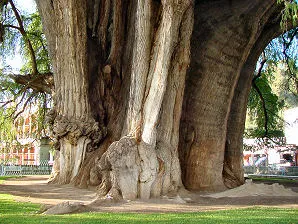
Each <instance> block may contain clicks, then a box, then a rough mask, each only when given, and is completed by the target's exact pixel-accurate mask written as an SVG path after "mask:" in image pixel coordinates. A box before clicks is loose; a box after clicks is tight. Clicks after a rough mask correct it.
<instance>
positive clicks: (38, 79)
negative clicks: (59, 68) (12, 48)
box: [10, 73, 54, 94]
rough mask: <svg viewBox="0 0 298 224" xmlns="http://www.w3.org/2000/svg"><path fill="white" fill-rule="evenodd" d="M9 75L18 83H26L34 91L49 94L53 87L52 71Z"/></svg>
mask: <svg viewBox="0 0 298 224" xmlns="http://www.w3.org/2000/svg"><path fill="white" fill-rule="evenodd" d="M10 77H11V78H12V79H13V80H14V81H15V82H16V83H18V84H21V85H26V87H27V88H31V89H33V90H35V91H36V92H44V93H48V94H51V93H52V90H53V89H54V79H53V74H52V73H45V74H39V75H35V76H33V77H32V75H30V74H28V75H10Z"/></svg>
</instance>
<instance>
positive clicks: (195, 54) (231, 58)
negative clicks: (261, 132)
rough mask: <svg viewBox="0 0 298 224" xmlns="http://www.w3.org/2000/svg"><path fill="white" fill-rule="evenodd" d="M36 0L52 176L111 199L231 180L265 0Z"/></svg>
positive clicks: (267, 9)
mask: <svg viewBox="0 0 298 224" xmlns="http://www.w3.org/2000/svg"><path fill="white" fill-rule="evenodd" d="M37 4H38V9H39V12H40V14H41V16H42V19H43V24H44V30H45V34H46V37H47V39H48V42H49V50H50V55H51V57H52V61H53V67H54V81H55V108H54V110H53V111H52V112H51V113H50V116H49V122H50V124H51V125H52V131H53V133H52V134H53V138H54V139H55V140H56V146H57V150H59V156H57V159H56V161H55V162H56V165H57V169H55V175H54V177H53V180H52V181H53V182H58V183H69V182H73V183H75V184H76V185H79V186H81V187H87V186H89V185H92V186H97V187H98V194H99V195H100V196H104V195H108V196H109V197H113V198H117V199H118V198H124V199H135V198H143V199H147V198H150V197H159V196H160V195H165V194H168V193H170V192H174V193H177V192H178V191H179V189H181V188H183V187H184V185H185V186H186V188H187V189H190V190H201V189H205V190H217V189H222V188H224V186H225V185H227V186H231V187H234V186H236V185H239V184H241V183H243V176H242V172H241V165H242V164H241V156H242V155H241V138H242V137H241V136H242V133H241V132H242V131H243V130H242V129H243V124H244V123H243V122H244V120H245V113H244V112H245V102H246V99H247V95H248V90H249V88H250V86H249V84H247V83H249V79H250V78H249V77H250V75H247V73H248V72H252V71H253V67H254V64H255V63H256V56H255V55H257V53H258V52H259V51H258V50H254V48H255V47H256V42H257V41H258V40H259V39H260V37H261V36H262V35H263V33H264V32H265V27H267V28H269V27H270V26H267V25H268V23H271V21H272V20H273V19H275V17H276V14H275V13H276V12H277V13H279V12H280V9H279V8H278V7H277V5H276V3H275V1H269V0H266V1H261V0H254V1H225V0H221V1H216V2H214V1H192V0H187V1H185V0H183V1H182V0H161V1H155V0H152V1H151V0H150V1H147V0H135V1H128V0H119V1H118V0H117V1H116V0H113V1H112V0H102V1H99V0H91V1H88V2H86V1H83V0H79V1H73V0H65V1H60V0H38V1H37ZM273 17H274V18H273ZM278 21H279V19H278V17H277V20H276V22H278ZM274 24H275V22H274ZM193 30H194V32H192V31H193ZM191 38H192V39H191ZM269 39H270V38H269ZM263 41H267V39H266V40H263ZM262 47H263V48H264V46H261V47H260V48H262ZM253 52H254V53H253ZM251 55H254V56H251ZM189 66H190V68H189V69H188V67H189ZM247 67H248V68H249V69H247ZM186 74H187V78H186ZM242 88H244V89H243V91H242ZM182 104H183V105H182ZM181 116H182V117H181ZM235 127H237V128H235ZM179 135H180V137H179ZM178 149H179V155H178ZM57 162H58V163H57ZM180 164H181V167H182V172H181V168H180ZM239 170H240V171H239ZM181 178H182V179H181ZM182 180H183V182H182Z"/></svg>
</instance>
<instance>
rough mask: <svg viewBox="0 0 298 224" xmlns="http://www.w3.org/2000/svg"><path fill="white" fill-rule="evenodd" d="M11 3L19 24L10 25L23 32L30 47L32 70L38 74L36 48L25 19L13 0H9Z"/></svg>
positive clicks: (34, 73)
mask: <svg viewBox="0 0 298 224" xmlns="http://www.w3.org/2000/svg"><path fill="white" fill-rule="evenodd" d="M8 2H9V4H10V5H11V8H12V10H13V12H14V14H15V17H16V19H17V21H18V24H19V26H18V27H17V26H14V27H12V26H10V27H11V28H15V29H18V30H19V31H20V33H21V35H22V36H23V38H24V41H25V43H26V45H27V47H28V50H29V54H30V58H31V64H32V70H33V75H36V74H37V73H38V70H37V62H36V56H35V52H34V49H33V46H32V43H31V41H30V39H29V38H28V36H27V33H26V31H25V28H24V25H23V21H22V19H21V16H20V14H19V12H18V9H17V8H16V7H15V5H14V3H13V1H12V0H8Z"/></svg>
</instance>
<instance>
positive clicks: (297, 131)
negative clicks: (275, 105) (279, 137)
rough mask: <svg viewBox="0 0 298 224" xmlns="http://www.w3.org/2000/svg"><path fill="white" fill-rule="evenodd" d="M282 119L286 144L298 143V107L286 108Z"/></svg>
mask: <svg viewBox="0 0 298 224" xmlns="http://www.w3.org/2000/svg"><path fill="white" fill-rule="evenodd" d="M284 119H285V136H286V139H287V144H295V145H298V107H296V108H292V109H289V110H286V111H285V113H284Z"/></svg>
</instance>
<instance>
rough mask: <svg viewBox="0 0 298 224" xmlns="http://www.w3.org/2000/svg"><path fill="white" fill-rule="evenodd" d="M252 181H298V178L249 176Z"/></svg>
mask: <svg viewBox="0 0 298 224" xmlns="http://www.w3.org/2000/svg"><path fill="white" fill-rule="evenodd" d="M249 179H252V180H253V181H269V182H277V183H298V180H297V179H295V180H293V179H287V178H276V177H250V178H249Z"/></svg>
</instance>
